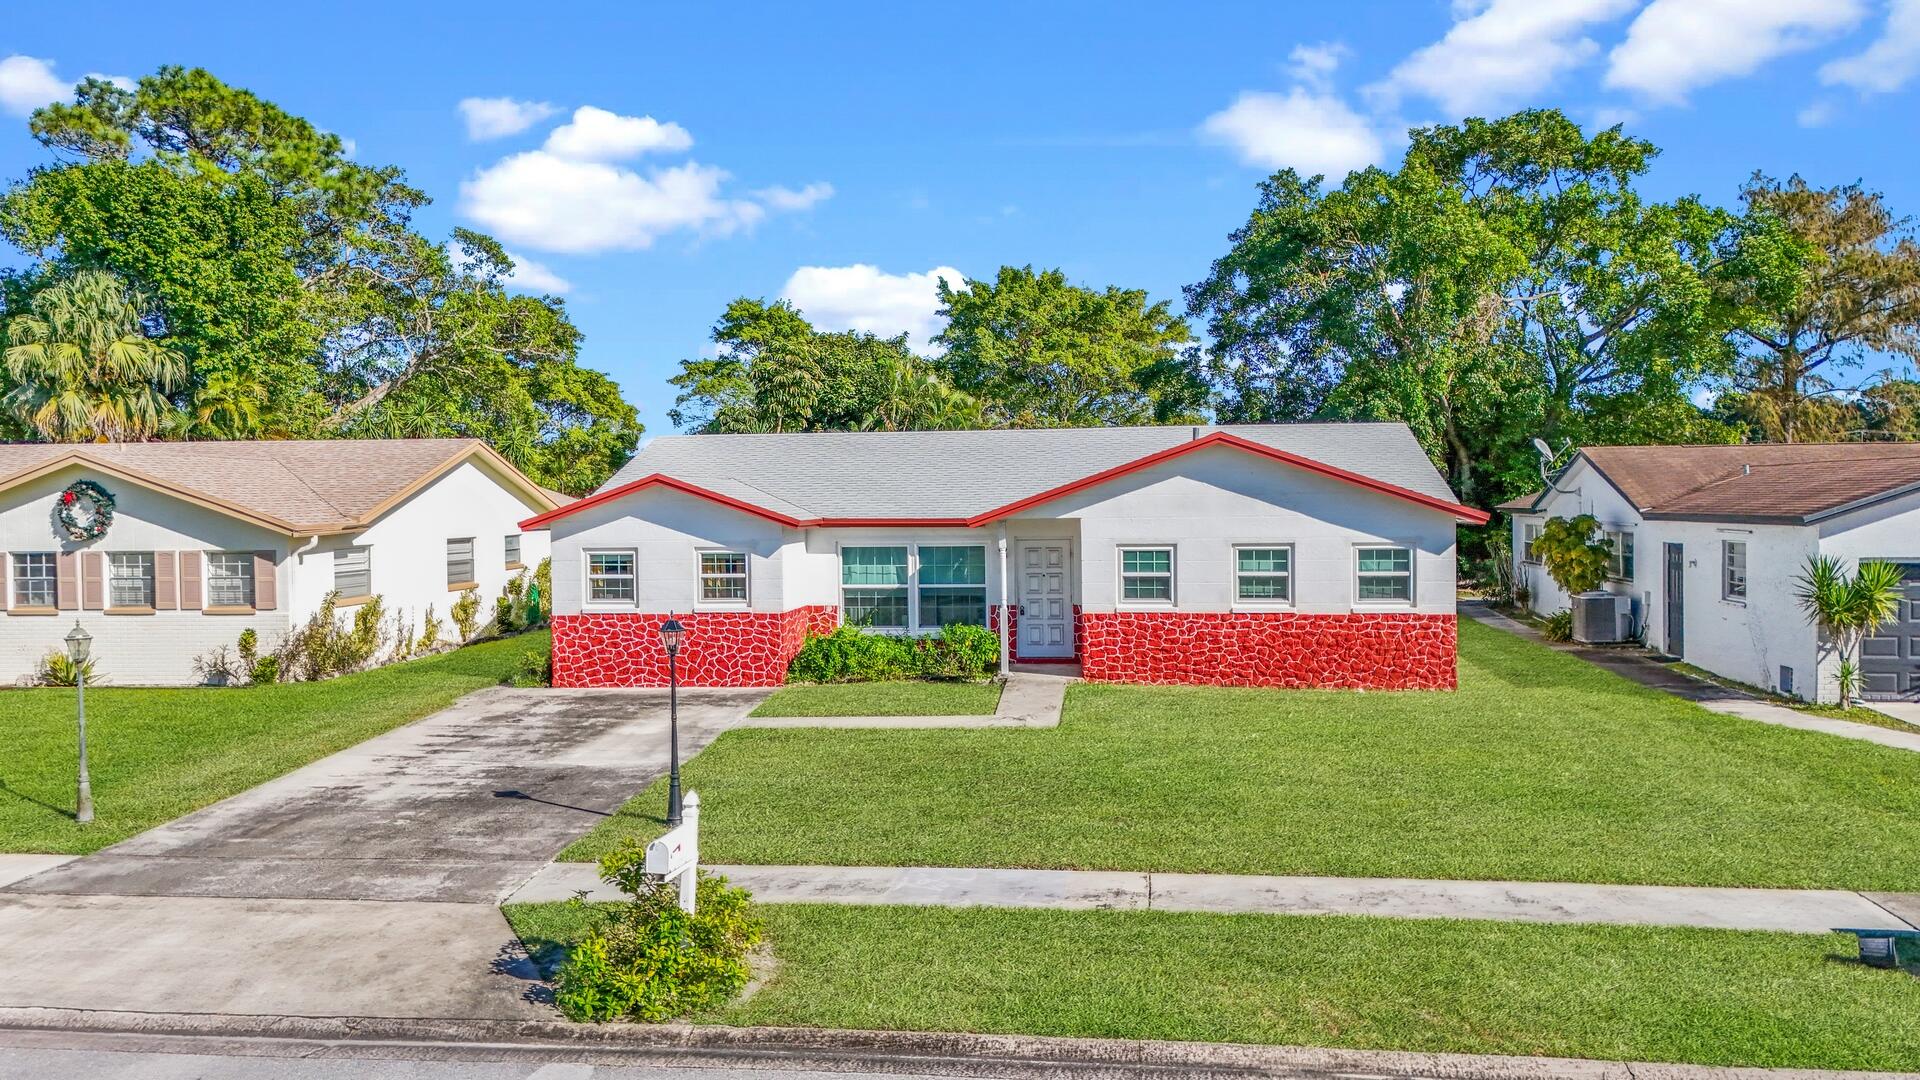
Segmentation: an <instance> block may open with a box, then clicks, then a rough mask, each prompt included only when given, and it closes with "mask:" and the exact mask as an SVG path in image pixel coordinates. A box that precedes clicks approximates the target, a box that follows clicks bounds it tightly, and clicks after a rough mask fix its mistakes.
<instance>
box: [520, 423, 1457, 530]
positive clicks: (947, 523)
mask: <svg viewBox="0 0 1920 1080" xmlns="http://www.w3.org/2000/svg"><path fill="white" fill-rule="evenodd" d="M1209 446H1224V447H1228V448H1231V449H1234V450H1244V451H1246V452H1248V453H1250V454H1257V455H1259V456H1260V457H1264V458H1267V459H1268V460H1271V461H1278V462H1282V463H1284V464H1287V465H1292V466H1294V467H1295V468H1300V469H1305V470H1307V471H1308V472H1313V473H1319V474H1320V475H1322V476H1329V477H1332V478H1333V479H1335V480H1341V481H1344V482H1346V483H1349V484H1353V485H1355V486H1357V487H1363V488H1366V489H1367V490H1369V491H1377V492H1380V493H1381V494H1383V495H1391V496H1393V497H1395V498H1399V499H1405V500H1407V501H1408V502H1411V503H1414V504H1416V505H1419V506H1424V507H1426V508H1427V509H1429V510H1438V511H1440V512H1442V513H1445V514H1449V515H1451V516H1453V517H1454V518H1457V519H1458V520H1460V521H1463V522H1466V523H1467V524H1469V525H1484V524H1486V523H1487V521H1488V520H1489V519H1490V518H1491V517H1492V516H1493V515H1492V514H1490V513H1488V512H1487V511H1485V510H1476V509H1474V508H1473V507H1471V506H1463V505H1461V504H1460V503H1456V502H1449V501H1447V500H1446V499H1438V498H1435V497H1433V496H1432V495H1425V494H1422V493H1420V492H1418V491H1414V490H1412V489H1410V488H1403V487H1401V486H1399V485H1398V484H1389V483H1387V482H1385V481H1384V480H1375V479H1374V478H1373V477H1370V476H1362V475H1361V474H1359V473H1356V472H1350V471H1348V470H1346V469H1342V468H1339V467H1337V466H1334V465H1328V464H1326V463H1325V462H1321V461H1315V460H1314V459H1312V458H1309V457H1301V456H1300V455H1299V454H1294V453H1289V452H1288V451H1285V450H1279V449H1275V448H1274V447H1271V446H1267V445H1265V444H1264V443H1257V442H1253V441H1252V440H1250V439H1243V438H1240V437H1239V436H1237V435H1232V434H1229V433H1227V432H1224V431H1215V432H1212V433H1210V434H1208V435H1204V436H1201V437H1200V438H1198V439H1194V440H1191V441H1189V442H1183V443H1180V444H1178V445H1176V446H1170V447H1168V448H1167V449H1165V450H1160V451H1157V452H1155V453H1152V454H1148V455H1147V456H1145V457H1142V458H1135V459H1134V460H1132V461H1128V462H1123V463H1122V464H1119V465H1116V466H1114V467H1113V468H1111V469H1106V470H1103V471H1101V472H1097V473H1094V474H1093V475H1092V476H1085V477H1082V478H1080V479H1078V480H1074V481H1071V482H1069V483H1065V484H1061V485H1060V486H1058V487H1054V488H1049V489H1047V490H1046V491H1042V492H1040V493H1039V494H1038V495H1029V496H1027V497H1026V498H1024V499H1019V500H1017V501H1015V502H1010V503H1008V504H1006V505H1005V506H1001V507H997V508H995V509H993V510H988V511H986V512H985V513H982V514H976V515H974V516H973V517H970V518H941V517H919V518H914V517H897V518H855V517H845V518H829V517H813V518H797V517H793V516H792V515H789V514H781V513H777V512H775V511H772V510H768V509H766V508H765V507H761V506H755V505H753V504H752V503H748V502H742V501H741V500H739V499H735V498H731V497H729V496H726V495H722V494H720V493H719V492H717V491H709V490H707V489H706V488H703V487H700V486H698V485H695V484H689V483H687V482H686V481H684V480H676V479H674V478H673V477H671V476H668V475H666V474H665V473H652V474H650V475H647V476H643V477H641V478H640V479H638V480H635V481H633V482H631V483H626V484H622V485H620V486H619V487H617V488H611V489H609V490H607V491H602V492H600V493H599V494H597V495H589V496H587V497H586V498H584V499H581V500H580V501H579V502H574V503H568V504H567V505H565V506H562V507H560V508H558V509H555V510H549V511H548V512H546V513H544V514H541V515H539V516H538V517H530V518H528V519H526V520H525V521H522V522H521V523H520V527H521V528H523V529H538V528H543V527H545V526H546V525H547V524H548V523H550V522H552V521H555V520H557V519H559V518H563V517H566V516H568V515H570V514H576V513H579V512H580V511H582V510H585V509H587V508H589V507H593V506H598V505H600V504H601V503H604V502H611V501H613V500H615V499H620V498H624V497H626V496H628V495H631V494H633V493H635V492H637V491H641V490H644V489H646V488H650V487H654V486H656V485H658V486H661V487H669V488H672V489H674V490H675V491H681V492H685V493H686V494H688V495H695V496H698V497H700V498H703V499H709V500H712V501H713V502H717V503H719V504H721V505H722V506H730V507H732V508H733V509H735V510H739V511H741V512H742V513H747V514H752V515H754V516H755V517H760V518H765V519H767V520H768V521H774V522H778V523H779V524H782V525H790V526H793V527H796V528H805V527H816V528H836V527H837V528H852V527H863V526H864V527H877V528H915V527H918V528H964V529H972V528H978V527H979V526H981V525H987V524H991V523H992V522H995V521H998V520H1000V519H1001V518H1005V517H1012V516H1013V515H1014V514H1017V513H1019V512H1020V511H1022V510H1027V509H1031V508H1032V507H1035V506H1040V505H1042V504H1044V503H1049V502H1052V501H1054V500H1055V499H1059V498H1062V497H1064V496H1067V495H1071V494H1073V493H1074V492H1077V491H1084V490H1086V489H1087V488H1090V487H1093V486H1095V485H1097V484H1104V483H1106V482H1107V481H1109V480H1115V479H1118V478H1120V477H1122V476H1126V475H1127V474H1129V473H1133V472H1138V471H1139V470H1141V469H1145V468H1148V467H1149V466H1153V465H1158V464H1159V463H1161V462H1163V461H1167V460H1169V459H1172V458H1176V457H1179V456H1180V455H1182V454H1190V453H1192V452H1193V451H1195V450H1200V449H1203V448H1205V447H1209Z"/></svg>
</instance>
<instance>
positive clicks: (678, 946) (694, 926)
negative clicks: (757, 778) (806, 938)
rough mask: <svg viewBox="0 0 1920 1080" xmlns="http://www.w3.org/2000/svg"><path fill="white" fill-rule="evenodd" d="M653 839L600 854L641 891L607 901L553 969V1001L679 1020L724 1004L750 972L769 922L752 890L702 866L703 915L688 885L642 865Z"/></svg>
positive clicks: (611, 875) (584, 1015)
mask: <svg viewBox="0 0 1920 1080" xmlns="http://www.w3.org/2000/svg"><path fill="white" fill-rule="evenodd" d="M645 861H646V848H645V847H644V846H643V845H641V844H639V843H636V842H634V841H628V842H627V843H626V844H625V845H623V846H622V847H621V848H620V850H618V851H615V852H612V853H611V854H609V855H607V856H606V857H604V858H602V859H601V860H600V877H601V878H602V879H603V880H605V881H607V882H608V883H609V884H613V885H617V886H619V887H620V888H621V889H622V890H623V891H625V892H626V893H627V895H629V896H631V897H633V899H632V900H630V901H626V902H623V903H620V904H617V905H613V906H612V907H610V908H608V909H605V914H604V915H603V916H602V917H601V919H600V921H599V922H598V924H597V925H595V926H593V927H592V928H591V929H590V930H588V931H587V933H586V934H585V935H584V936H582V937H581V939H580V940H579V942H577V943H576V944H575V945H574V946H573V948H572V950H571V951H570V952H569V953H568V955H567V959H566V961H565V962H564V963H563V964H561V966H560V970H559V971H558V972H557V973H556V974H555V976H554V1003H555V1004H557V1005H559V1006H560V1011H561V1012H563V1013H565V1014H566V1015H567V1016H568V1017H569V1018H570V1019H573V1020H584V1021H595V1022H598V1021H605V1020H617V1019H620V1018H622V1017H629V1018H632V1019H634V1020H646V1021H652V1022H659V1021H662V1020H672V1019H674V1018H676V1017H681V1016H685V1015H687V1014H689V1013H693V1012H698V1011H700V1010H702V1009H711V1008H714V1007H715V1006H719V1005H724V1004H726V1003H727V1002H728V1001H730V1000H732V999H733V997H734V996H735V995H736V994H738V993H739V992H740V991H741V990H742V989H743V988H744V987H745V986H746V985H747V980H748V978H749V977H750V976H751V974H752V973H751V970H750V969H749V967H748V965H747V951H748V950H749V949H752V948H753V947H754V946H755V945H757V944H759V942H760V937H761V934H762V933H763V928H762V927H761V924H760V921H759V920H758V919H756V918H754V917H753V915H752V913H751V911H750V910H749V909H748V907H747V901H748V899H749V897H748V894H747V891H746V890H745V889H738V888H734V887H733V886H731V885H728V884H727V879H726V878H724V877H712V876H709V875H707V874H705V873H701V874H700V875H699V884H698V886H697V889H698V902H697V903H696V904H695V907H697V908H698V909H699V911H698V914H694V915H689V914H687V913H686V912H684V911H682V910H680V898H679V892H678V890H677V889H675V888H674V887H673V886H670V885H666V884H662V883H659V882H656V881H653V880H651V879H649V878H647V877H646V876H645V874H644V873H642V871H641V867H642V866H643V865H644V864H645Z"/></svg>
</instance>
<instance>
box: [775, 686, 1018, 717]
mask: <svg viewBox="0 0 1920 1080" xmlns="http://www.w3.org/2000/svg"><path fill="white" fill-rule="evenodd" d="M999 704H1000V684H999V683H997V682H877V683H844V684H835V685H809V686H783V687H781V688H780V689H778V690H775V691H774V692H773V696H772V697H770V698H768V699H767V700H766V701H764V702H761V704H760V707H759V708H757V709H755V710H753V715H755V716H986V715H991V714H992V713H993V710H994V709H995V708H997V707H998V706H999Z"/></svg>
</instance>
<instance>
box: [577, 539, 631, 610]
mask: <svg viewBox="0 0 1920 1080" xmlns="http://www.w3.org/2000/svg"><path fill="white" fill-rule="evenodd" d="M633 600H634V591H633V552H631V551H594V552H588V553H587V601H588V602H589V603H599V604H618V603H628V604H630V603H632V602H633Z"/></svg>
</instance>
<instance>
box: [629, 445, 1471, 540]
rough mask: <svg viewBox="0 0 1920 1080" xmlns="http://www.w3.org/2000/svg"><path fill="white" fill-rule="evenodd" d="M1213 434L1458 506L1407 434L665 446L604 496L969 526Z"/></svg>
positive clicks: (651, 450)
mask: <svg viewBox="0 0 1920 1080" xmlns="http://www.w3.org/2000/svg"><path fill="white" fill-rule="evenodd" d="M1215 431H1222V432H1226V433H1228V434H1230V435H1234V436H1237V437H1239V438H1242V439H1246V440H1248V441H1250V442H1257V443H1262V444H1264V445H1267V446H1271V447H1274V448H1276V449H1280V450H1285V451H1287V452H1289V453H1293V454H1298V455H1300V456H1301V457H1306V458H1312V459H1313V460H1315V461H1318V462H1320V463H1322V464H1325V465H1332V466H1334V467H1336V468H1340V469H1345V470H1347V471H1349V472H1355V473H1359V474H1361V475H1362V476H1366V477H1369V478H1371V479H1374V480H1378V481H1382V482H1385V483H1388V484H1393V485H1395V486H1397V487H1402V488H1407V489H1409V490H1411V491H1415V492H1418V493H1420V494H1422V495H1427V496H1430V497H1432V498H1436V499H1444V500H1446V501H1448V502H1455V501H1457V500H1456V499H1455V496H1454V494H1453V492H1452V490H1451V489H1449V488H1448V487H1447V483H1446V481H1445V480H1443V479H1442V478H1441V476H1440V473H1439V471H1438V470H1437V469H1435V468H1434V467H1433V463H1432V461H1430V460H1429V459H1428V458H1427V455H1426V453H1425V452H1424V451H1422V450H1421V449H1420V444H1419V443H1418V442H1417V441H1415V439H1414V437H1413V433H1412V432H1411V431H1409V430H1408V429H1407V426H1406V425H1405V424H1399V423H1332V424H1322V423H1313V424H1233V425H1221V426H1217V427H1210V426H1203V427H1198V428H1195V427H1188V426H1178V427H1107V428H1042V429H1033V430H1005V429H1001V430H990V431H874V432H816V433H808V434H797V435H663V436H660V437H659V438H656V439H654V440H652V441H651V442H649V443H647V445H646V446H644V447H642V448H641V449H640V452H639V453H637V454H635V455H634V457H633V460H631V461H629V462H627V464H626V466H625V467H624V468H622V469H621V470H620V471H619V473H617V474H616V475H615V476H614V477H613V479H611V480H609V481H607V483H606V484H605V485H603V486H602V488H601V490H602V491H606V490H610V489H612V488H617V487H619V486H621V485H623V484H627V483H631V482H633V481H635V480H639V479H641V478H642V477H645V476H649V475H652V474H654V473H661V474H664V475H666V476H670V477H672V478H674V479H676V480H683V481H686V482H687V483H690V484H695V485H698V486H700V487H703V488H706V489H709V490H711V491H714V492H716V493H717V494H721V495H725V496H728V497H729V498H734V499H738V500H740V501H742V502H747V503H752V504H753V505H755V506H760V507H764V508H766V509H769V510H774V511H777V512H779V513H782V514H787V515H789V516H793V517H801V518H811V517H825V518H848V517H888V518H891V517H939V518H948V517H970V516H973V515H976V514H980V513H984V512H986V511H988V510H993V509H995V508H997V507H1000V506H1004V505H1006V504H1007V503H1011V502H1014V501H1016V500H1019V499H1023V498H1026V497H1027V496H1030V495H1037V494H1039V493H1040V492H1043V491H1047V490H1049V489H1051V488H1055V487H1059V486H1060V485H1062V484H1067V483H1071V482H1073V481H1075V480H1079V479H1082V478H1084V477H1087V476H1091V475H1093V474H1094V473H1098V472H1101V471H1103V470H1106V469H1111V468H1114V467H1115V466H1118V465H1124V464H1126V463H1127V462H1130V461H1135V460H1138V459H1139V458H1142V457H1146V456H1147V455H1149V454H1153V453H1157V452H1159V451H1162V450H1168V449H1171V448H1173V447H1175V446H1178V445H1179V444H1181V443H1184V442H1187V441H1189V440H1192V439H1195V438H1197V437H1199V436H1203V435H1207V434H1210V433H1212V432H1215Z"/></svg>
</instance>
